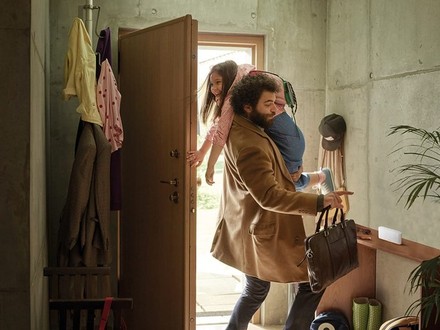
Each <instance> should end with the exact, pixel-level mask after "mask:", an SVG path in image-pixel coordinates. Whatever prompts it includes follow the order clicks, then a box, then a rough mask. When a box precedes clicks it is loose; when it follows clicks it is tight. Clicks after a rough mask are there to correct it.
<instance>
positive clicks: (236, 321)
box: [226, 275, 324, 330]
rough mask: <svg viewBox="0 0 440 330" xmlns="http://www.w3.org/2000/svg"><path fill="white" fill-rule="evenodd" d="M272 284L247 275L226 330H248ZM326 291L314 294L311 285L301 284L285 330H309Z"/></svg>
mask: <svg viewBox="0 0 440 330" xmlns="http://www.w3.org/2000/svg"><path fill="white" fill-rule="evenodd" d="M269 289H270V282H267V281H263V280H260V279H258V278H256V277H252V276H248V275H246V285H245V288H244V289H243V292H242V294H241V296H240V298H239V299H238V301H237V303H236V304H235V307H234V310H233V311H232V315H231V318H230V320H229V324H228V326H227V327H226V330H246V329H247V327H248V324H249V322H250V320H251V318H252V316H253V315H254V314H255V312H256V311H257V310H258V308H260V306H261V304H262V303H263V301H264V299H266V296H267V294H268V293H269ZM323 293H324V291H322V292H319V293H314V292H312V290H311V289H310V285H309V283H299V285H298V292H297V294H296V296H295V301H294V303H293V304H292V307H291V309H290V311H289V315H288V317H287V321H286V325H285V327H284V330H309V329H310V324H311V323H312V321H313V319H314V318H315V310H316V308H317V307H318V304H319V301H320V300H321V297H322V295H323Z"/></svg>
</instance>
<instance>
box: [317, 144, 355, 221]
mask: <svg viewBox="0 0 440 330" xmlns="http://www.w3.org/2000/svg"><path fill="white" fill-rule="evenodd" d="M322 138H323V137H321V139H322ZM318 162H319V164H320V166H321V167H322V168H324V167H328V168H330V169H331V170H332V172H333V183H334V184H335V189H336V190H346V185H345V184H346V183H345V164H344V163H345V160H344V142H342V143H341V145H340V146H339V148H337V149H336V150H334V151H329V150H325V149H324V148H323V147H322V143H321V144H320V147H319V157H318ZM341 198H342V204H343V205H344V208H343V211H344V214H347V213H348V211H349V210H350V204H349V200H348V196H347V195H344V196H341ZM330 212H331V214H333V213H334V210H331V211H330Z"/></svg>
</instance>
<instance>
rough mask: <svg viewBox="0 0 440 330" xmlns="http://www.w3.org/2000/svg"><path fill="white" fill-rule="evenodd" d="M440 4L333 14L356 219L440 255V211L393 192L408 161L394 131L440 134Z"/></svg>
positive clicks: (335, 94) (331, 67)
mask: <svg viewBox="0 0 440 330" xmlns="http://www.w3.org/2000/svg"><path fill="white" fill-rule="evenodd" d="M439 17H440V2H438V1H435V0H431V1H429V0H424V1H415V0H414V1H411V0H405V1H400V0H391V1H383V0H363V1H337V0H335V1H331V2H329V8H328V46H327V64H328V66H327V99H326V103H327V106H326V112H327V113H331V112H337V113H340V114H342V115H343V116H344V118H345V119H346V121H347V126H348V131H347V138H346V159H345V160H346V165H347V185H348V188H349V189H350V190H353V191H355V194H356V195H355V196H353V198H351V202H352V203H351V211H350V216H351V217H353V218H354V219H356V220H357V221H358V222H360V223H362V224H364V225H368V226H371V227H373V228H377V227H378V226H380V225H384V226H388V227H392V228H395V229H398V230H401V231H402V232H403V236H404V237H405V238H409V239H411V240H414V241H417V242H420V243H424V244H427V245H431V246H434V247H437V248H439V247H440V243H439V240H438V235H437V233H438V232H439V230H440V221H438V220H439V216H438V204H434V203H429V202H428V201H426V202H424V203H423V202H422V201H418V202H416V203H415V205H414V206H413V207H412V208H411V209H410V210H405V209H404V204H403V203H399V204H397V201H398V198H399V196H400V192H396V191H394V190H393V188H392V187H391V183H392V182H394V181H395V179H396V176H395V172H392V170H393V169H395V168H396V167H397V166H399V165H402V164H403V163H402V159H400V157H397V156H396V155H390V152H391V151H392V150H393V149H394V147H395V144H396V143H397V142H398V141H399V139H397V138H394V137H393V138H391V137H387V134H388V133H389V129H390V127H391V126H393V125H401V124H408V125H414V126H416V127H421V128H425V129H428V130H434V129H436V128H438V127H439V124H440V121H439V114H440V101H439V99H438V97H437V95H438V92H439V90H440V72H439V71H440V58H439V57H438V56H437V54H438V53H439V51H440V39H439V38H438V36H437V32H436V31H438V30H439V28H440V20H439V19H438V18H439Z"/></svg>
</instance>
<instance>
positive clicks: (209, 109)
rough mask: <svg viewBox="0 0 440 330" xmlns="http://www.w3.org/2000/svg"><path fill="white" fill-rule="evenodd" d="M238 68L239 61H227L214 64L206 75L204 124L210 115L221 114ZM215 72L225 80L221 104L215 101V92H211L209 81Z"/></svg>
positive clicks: (201, 111) (203, 109)
mask: <svg viewBox="0 0 440 330" xmlns="http://www.w3.org/2000/svg"><path fill="white" fill-rule="evenodd" d="M237 68H238V66H237V63H235V62H234V61H225V62H222V63H218V64H216V65H214V66H213V67H212V68H211V70H210V71H209V74H208V76H207V77H206V81H205V85H206V90H205V96H204V100H203V103H202V107H201V109H200V116H201V118H202V122H203V123H204V124H206V123H207V122H208V119H209V118H210V117H212V119H215V118H217V117H220V116H221V111H222V107H223V103H224V101H225V98H226V95H227V94H228V91H229V89H230V88H231V86H232V83H233V82H234V80H235V76H236V75H237ZM213 72H216V73H218V74H219V75H220V76H221V77H222V80H223V88H222V94H221V101H220V104H219V105H217V104H216V103H215V97H214V94H212V93H211V83H210V81H209V78H210V77H211V74H212V73H213Z"/></svg>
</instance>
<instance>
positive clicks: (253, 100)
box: [231, 74, 279, 115]
mask: <svg viewBox="0 0 440 330" xmlns="http://www.w3.org/2000/svg"><path fill="white" fill-rule="evenodd" d="M264 91H268V92H273V93H276V92H278V91H279V87H278V85H277V83H276V81H275V80H274V79H273V78H271V77H269V76H267V75H265V74H258V75H256V76H251V75H247V76H245V77H243V79H241V80H240V81H239V82H238V83H237V84H236V85H235V86H234V87H233V89H232V92H231V105H232V108H233V109H234V112H235V113H236V114H239V115H242V114H244V106H245V105H250V106H251V107H252V109H255V107H256V106H257V103H258V100H259V99H260V97H261V94H262V93H263V92H264Z"/></svg>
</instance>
